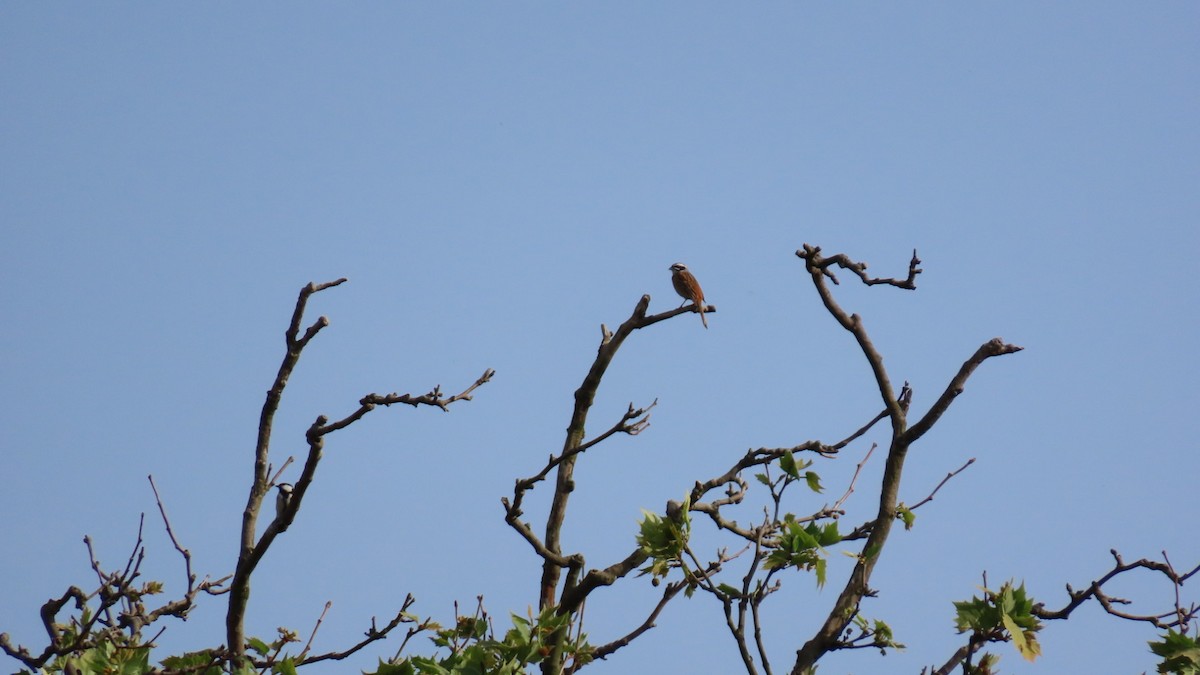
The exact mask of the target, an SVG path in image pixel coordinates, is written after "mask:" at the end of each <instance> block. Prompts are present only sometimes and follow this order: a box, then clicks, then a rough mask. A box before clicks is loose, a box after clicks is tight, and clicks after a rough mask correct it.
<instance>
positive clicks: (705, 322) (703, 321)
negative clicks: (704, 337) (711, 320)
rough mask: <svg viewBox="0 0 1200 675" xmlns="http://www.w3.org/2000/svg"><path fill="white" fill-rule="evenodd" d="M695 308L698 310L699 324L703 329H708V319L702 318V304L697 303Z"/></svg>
mask: <svg viewBox="0 0 1200 675" xmlns="http://www.w3.org/2000/svg"><path fill="white" fill-rule="evenodd" d="M696 307H697V308H698V309H699V310H700V323H702V324H704V327H705V328H708V319H706V318H704V303H703V302H697V303H696Z"/></svg>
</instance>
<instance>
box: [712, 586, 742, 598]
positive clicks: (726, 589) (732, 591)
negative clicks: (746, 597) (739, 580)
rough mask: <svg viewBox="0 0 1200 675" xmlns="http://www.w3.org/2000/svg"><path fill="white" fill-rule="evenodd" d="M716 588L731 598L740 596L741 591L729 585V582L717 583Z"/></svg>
mask: <svg viewBox="0 0 1200 675" xmlns="http://www.w3.org/2000/svg"><path fill="white" fill-rule="evenodd" d="M717 590H719V591H721V592H722V593H724V594H725V595H728V596H730V597H732V598H740V597H742V592H741V591H739V590H738V589H736V588H734V587H733V586H730V585H729V584H719V585H718V586H717Z"/></svg>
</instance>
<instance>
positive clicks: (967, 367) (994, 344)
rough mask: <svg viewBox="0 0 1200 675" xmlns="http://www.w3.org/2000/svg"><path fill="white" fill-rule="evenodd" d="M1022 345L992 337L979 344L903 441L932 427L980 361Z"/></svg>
mask: <svg viewBox="0 0 1200 675" xmlns="http://www.w3.org/2000/svg"><path fill="white" fill-rule="evenodd" d="M1022 349H1024V347H1018V346H1016V345H1010V344H1007V343H1006V342H1004V340H1002V339H1000V338H992V339H991V340H988V341H987V342H985V343H983V344H982V345H980V347H979V349H977V350H975V353H974V354H972V355H971V358H969V359H967V360H966V361H965V362H964V363H963V364H962V367H961V368H959V369H958V374H956V375H955V376H954V379H952V380H950V384H948V385H946V390H945V391H944V392H942V395H941V396H939V397H938V400H937V401H935V402H934V404H933V407H931V408H930V409H929V412H926V413H925V416H924V417H922V418H921V420H920V421H919V422H917V423H916V424H914V425H912V427H911V428H909V430H908V432H907V433H906V434H905V437H904V440H905V443H907V444H909V445H911V444H913V443H914V442H916V440H917V439H918V438H920V437H922V436H924V435H925V433H926V432H927V431H929V430H930V429H931V428H933V425H934V424H935V423H936V422H937V421H938V419H940V418H941V416H942V415H943V414H944V413H945V412H946V410H948V409H949V408H950V404H951V403H953V402H954V399H955V398H957V397H958V395H959V394H961V393H963V389H964V388H965V387H966V385H967V379H968V378H970V377H971V373H973V372H975V369H976V368H978V367H979V365H980V364H981V363H983V362H984V361H986V360H988V359H990V358H992V357H993V356H1003V355H1004V354H1013V353H1016V352H1019V351H1021V350H1022Z"/></svg>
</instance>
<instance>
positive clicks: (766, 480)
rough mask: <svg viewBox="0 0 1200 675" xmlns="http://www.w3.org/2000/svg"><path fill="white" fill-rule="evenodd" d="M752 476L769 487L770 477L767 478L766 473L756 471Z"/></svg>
mask: <svg viewBox="0 0 1200 675" xmlns="http://www.w3.org/2000/svg"><path fill="white" fill-rule="evenodd" d="M754 477H755V478H757V479H758V482H760V483H762V484H763V485H766V486H767V487H771V479H770V478H767V474H765V473H756V474H754Z"/></svg>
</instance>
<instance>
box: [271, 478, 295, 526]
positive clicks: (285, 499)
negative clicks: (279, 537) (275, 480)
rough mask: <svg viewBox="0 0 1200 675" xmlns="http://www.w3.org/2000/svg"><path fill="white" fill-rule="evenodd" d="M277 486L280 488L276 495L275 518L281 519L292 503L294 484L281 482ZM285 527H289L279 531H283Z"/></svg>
mask: <svg viewBox="0 0 1200 675" xmlns="http://www.w3.org/2000/svg"><path fill="white" fill-rule="evenodd" d="M275 488H276V489H277V490H279V494H277V495H275V520H280V519H282V518H283V512H284V511H286V510H287V507H288V505H289V504H291V503H292V484H291V483H280V484H279V485H276V486H275ZM284 529H287V528H283V529H281V530H279V531H280V532H283V531H284Z"/></svg>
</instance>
